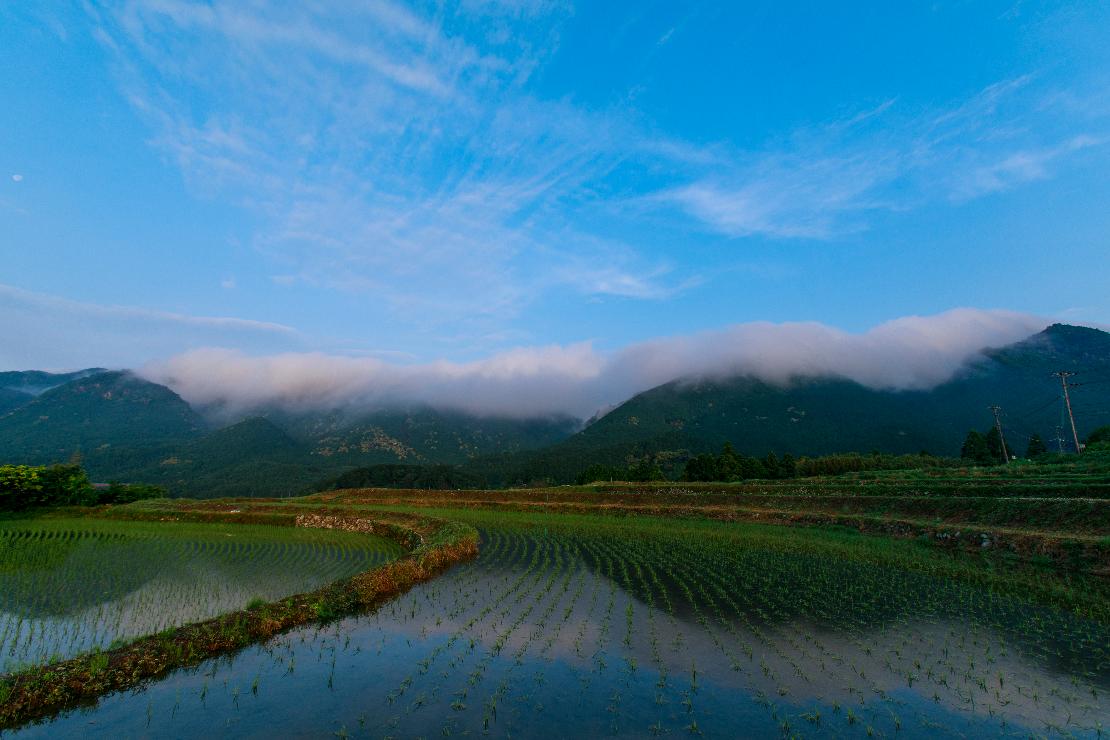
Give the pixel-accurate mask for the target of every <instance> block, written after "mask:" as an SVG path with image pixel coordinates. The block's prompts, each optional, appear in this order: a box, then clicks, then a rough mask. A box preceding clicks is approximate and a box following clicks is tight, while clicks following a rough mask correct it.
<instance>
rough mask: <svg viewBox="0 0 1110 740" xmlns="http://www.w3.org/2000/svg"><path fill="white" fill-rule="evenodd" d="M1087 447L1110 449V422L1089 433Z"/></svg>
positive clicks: (1090, 448)
mask: <svg viewBox="0 0 1110 740" xmlns="http://www.w3.org/2000/svg"><path fill="white" fill-rule="evenodd" d="M1087 449H1088V450H1089V451H1090V450H1096V449H1097V450H1104V449H1110V424H1107V425H1106V426H1101V427H1099V428H1098V429H1096V430H1094V431H1093V432H1091V433H1090V434H1089V435H1087Z"/></svg>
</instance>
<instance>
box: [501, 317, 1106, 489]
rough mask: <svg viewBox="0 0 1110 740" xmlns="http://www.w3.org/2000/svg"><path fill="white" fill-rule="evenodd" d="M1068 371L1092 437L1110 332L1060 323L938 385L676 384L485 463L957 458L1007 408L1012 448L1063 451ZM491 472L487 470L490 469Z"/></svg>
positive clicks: (563, 466)
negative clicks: (729, 450) (860, 455)
mask: <svg viewBox="0 0 1110 740" xmlns="http://www.w3.org/2000/svg"><path fill="white" fill-rule="evenodd" d="M1057 370H1070V371H1073V372H1076V373H1078V374H1077V375H1076V376H1075V377H1074V378H1072V379H1071V380H1073V381H1074V382H1076V383H1077V384H1081V385H1077V387H1075V388H1074V389H1073V390H1072V405H1073V408H1074V410H1075V414H1076V424H1077V426H1078V428H1079V434H1080V436H1081V437H1082V436H1083V435H1085V434H1086V433H1087V432H1089V431H1091V430H1092V429H1094V428H1095V427H1098V426H1100V425H1102V424H1105V423H1107V421H1110V334H1107V333H1106V332H1103V331H1099V330H1096V329H1088V328H1082V327H1073V326H1065V325H1060V324H1057V325H1053V326H1051V327H1049V328H1048V329H1046V330H1045V331H1043V332H1041V333H1039V334H1036V335H1034V336H1032V337H1030V338H1029V339H1026V340H1025V341H1023V342H1019V343H1017V344H1014V345H1010V346H1009V347H1005V348H1002V349H998V350H993V351H988V352H987V353H985V355H984V357H983V358H982V359H981V360H979V361H977V362H974V363H972V364H970V365H969V366H968V367H967V368H965V369H964V370H963V371H962V372H961V373H959V374H958V375H957V376H956V377H955V378H953V379H952V380H950V381H949V382H947V383H944V384H942V385H940V386H938V387H936V388H933V389H931V390H928V391H883V390H872V389H869V388H866V387H864V386H862V385H860V384H858V383H855V382H852V381H849V380H842V379H835V378H798V379H796V380H795V381H794V382H793V383H791V384H790V385H788V386H785V387H783V386H776V385H771V384H768V383H765V382H762V381H759V380H756V379H754V378H750V377H737V378H730V379H727V380H697V381H693V380H677V381H673V382H671V383H667V384H665V385H661V386H659V387H656V388H653V389H651V390H649V391H646V392H644V393H641V394H639V395H637V396H635V397H633V398H631V399H629V400H628V401H626V402H625V403H624V404H622V405H620V406H619V407H617V408H616V409H614V410H612V411H611V412H609V413H608V414H606V415H605V416H603V417H602V418H600V419H598V420H597V421H595V422H594V423H592V424H591V425H589V426H588V427H586V428H585V429H583V430H582V431H581V432H579V433H577V434H575V435H574V436H572V437H570V438H568V439H567V440H565V441H563V442H560V443H558V444H556V445H554V446H552V447H550V448H548V449H546V450H543V451H541V452H538V453H535V454H533V455H530V456H528V458H527V459H521V460H517V461H507V460H505V459H495V458H489V459H486V460H483V461H480V465H481V466H484V467H485V468H486V469H487V470H488V471H489V472H488V473H484V474H487V475H494V476H496V477H497V478H499V479H502V480H505V481H507V482H513V481H517V482H521V481H529V480H539V479H550V480H557V481H566V480H570V479H573V477H574V476H575V475H576V474H577V473H578V472H580V471H581V470H583V469H585V468H586V467H587V466H589V465H590V464H593V463H599V464H605V465H627V464H629V463H630V462H634V461H636V460H639V459H642V458H643V457H645V456H653V457H655V458H656V459H657V460H658V461H659V462H660V463H661V465H663V467H664V468H665V469H666V468H668V467H671V468H672V469H673V468H674V466H675V465H677V464H681V462H682V461H684V460H685V459H687V458H688V457H689V456H691V455H694V454H698V453H702V452H713V451H717V450H719V449H720V448H721V446H722V445H723V444H724V443H725V442H731V443H732V444H733V445H734V446H735V448H736V449H737V450H739V451H741V452H743V453H745V454H749V455H764V454H766V453H768V452H772V451H773V452H776V453H778V454H783V453H787V452H789V453H791V454H793V455H795V456H798V455H821V454H828V453H833V452H848V451H860V452H868V451H871V450H878V451H881V452H890V453H910V452H918V451H922V450H925V451H928V452H931V453H933V454H938V455H958V454H959V451H960V443H961V442H962V441H963V439H964V435H966V433H967V431H968V430H969V429H973V428H974V429H981V430H985V429H987V428H989V426H990V425H991V424H992V423H993V417H992V415H991V412H990V410H989V409H988V406H991V405H998V406H1001V407H1002V410H1003V416H1002V421H1003V425H1004V429H1005V431H1006V434H1007V437H1008V438H1009V439H1010V441H1011V446H1012V447H1013V448H1014V449H1016V450H1018V451H1023V450H1024V449H1025V446H1026V444H1027V443H1028V440H1029V438H1030V437H1031V436H1032V435H1034V434H1037V435H1040V436H1041V437H1042V438H1043V439H1044V440H1051V441H1049V445H1050V447H1052V448H1053V449H1055V446H1056V445H1057V443H1056V441H1055V438H1056V436H1057V430H1058V429H1060V430H1061V432H1066V434H1061V436H1062V437H1064V438H1065V439H1064V443H1063V444H1064V446H1065V447H1064V448H1065V449H1073V448H1074V444H1073V443H1072V442H1071V441H1070V437H1071V434H1070V427H1068V426H1067V422H1066V420H1064V418H1063V417H1062V412H1063V402H1062V399H1061V388H1060V381H1059V379H1058V378H1056V377H1054V376H1053V375H1052V373H1053V372H1055V371H1057ZM480 472H484V471H480Z"/></svg>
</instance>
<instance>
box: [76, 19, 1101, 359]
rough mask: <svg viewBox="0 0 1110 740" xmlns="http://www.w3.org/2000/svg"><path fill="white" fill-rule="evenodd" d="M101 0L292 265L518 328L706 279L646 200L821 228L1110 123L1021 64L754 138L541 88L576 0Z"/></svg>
mask: <svg viewBox="0 0 1110 740" xmlns="http://www.w3.org/2000/svg"><path fill="white" fill-rule="evenodd" d="M90 12H91V13H92V15H93V17H94V20H95V22H96V23H97V25H98V29H99V36H100V38H101V39H102V40H103V43H104V45H105V46H106V48H108V49H109V50H110V52H111V54H112V56H113V58H114V59H115V60H116V61H117V69H118V74H119V79H120V82H121V86H122V88H123V90H124V91H125V94H126V95H127V96H128V99H129V100H131V101H132V103H133V104H134V106H135V107H136V109H137V110H138V111H140V112H141V114H142V115H143V116H144V117H145V119H146V120H147V121H148V122H149V123H150V125H151V127H152V128H153V130H154V132H155V133H154V135H153V137H152V141H153V143H154V144H155V145H156V146H157V147H159V148H160V149H161V151H163V152H164V153H165V154H166V156H167V157H168V158H170V159H172V160H173V161H174V162H175V163H176V164H177V165H178V166H179V167H180V168H181V170H182V172H184V173H185V176H186V178H187V181H188V182H189V183H190V186H191V187H192V188H194V189H195V190H196V191H197V192H199V193H202V194H205V195H208V196H212V197H219V198H220V199H228V200H233V201H235V202H237V203H239V204H240V205H242V206H243V207H244V208H247V209H250V211H251V212H252V213H254V214H256V215H257V218H256V219H255V221H256V223H258V224H260V225H259V226H258V229H257V231H256V233H255V234H254V236H253V242H252V244H253V246H254V248H255V249H257V250H258V252H259V253H261V254H262V255H264V256H265V258H266V260H267V262H268V264H267V266H266V267H267V270H266V271H267V273H268V274H271V275H273V276H274V277H273V278H272V280H273V281H274V282H275V283H277V284H282V285H288V284H295V283H301V284H306V285H310V286H317V287H319V288H322V289H336V290H345V291H352V292H358V293H362V294H365V295H367V296H369V297H370V298H371V300H372V301H373V303H374V305H375V306H376V307H377V306H382V307H385V308H386V309H388V310H389V311H390V312H391V318H392V319H394V320H395V321H397V322H400V323H404V324H406V325H410V326H415V327H420V328H422V329H426V330H429V331H432V330H435V331H439V330H441V329H442V330H443V332H444V333H452V334H454V335H456V336H470V337H476V336H480V335H485V336H488V335H491V334H495V333H497V332H500V331H503V330H504V329H505V327H506V326H507V325H508V324H509V323H511V321H512V319H513V318H514V317H516V316H517V315H519V314H520V313H521V312H522V311H523V310H524V309H525V308H526V307H527V306H528V305H529V304H530V303H532V302H533V301H535V300H536V299H537V298H538V297H540V296H543V295H547V294H550V293H552V292H556V291H562V292H567V293H570V294H574V295H586V296H615V297H621V298H625V299H632V300H659V299H665V298H667V297H669V296H672V295H674V294H676V293H677V292H680V291H682V290H684V289H686V288H688V287H689V286H691V285H696V284H697V283H698V281H699V279H700V275H699V273H698V271H699V270H701V269H702V267H701V266H699V265H693V264H691V263H690V262H689V261H688V260H683V259H673V260H668V259H667V258H666V256H665V254H663V253H664V252H665V249H664V248H658V249H655V250H654V251H652V248H650V247H649V246H647V245H645V244H643V243H641V242H640V240H639V239H638V238H636V237H631V236H627V237H626V236H623V235H624V234H643V233H644V232H643V230H642V229H640V228H638V227H639V226H640V224H639V223H638V222H637V220H638V219H639V218H640V217H642V216H644V215H647V216H650V217H651V218H658V219H659V220H660V221H664V222H666V223H667V224H668V226H667V228H670V229H672V230H674V231H684V232H685V234H684V236H688V238H689V239H691V240H693V239H697V238H699V237H702V236H704V233H703V232H714V233H719V234H724V235H726V236H729V237H733V238H742V237H749V236H761V237H769V238H773V239H809V240H824V239H830V238H834V237H837V236H839V235H843V234H846V233H852V232H857V231H861V230H864V229H867V228H868V227H869V225H870V224H871V223H872V220H873V218H874V216H875V214H877V213H879V212H888V211H896V210H904V209H910V208H914V207H917V206H919V205H921V204H923V203H933V202H944V203H954V204H958V203H960V202H963V201H966V200H969V199H972V198H978V197H983V196H987V195H990V194H992V193H997V192H1001V191H1005V190H1008V189H1011V188H1015V187H1018V186H1020V185H1021V184H1023V183H1027V182H1030V181H1033V180H1037V179H1042V178H1045V177H1051V176H1052V175H1053V173H1054V172H1055V171H1056V170H1057V169H1058V168H1060V167H1063V166H1065V165H1066V163H1067V161H1068V159H1069V158H1070V157H1074V156H1075V155H1076V153H1078V152H1079V151H1080V150H1081V149H1090V148H1093V147H1096V146H1101V145H1102V144H1103V143H1104V141H1106V140H1107V139H1106V138H1105V137H1104V136H1103V135H1102V133H1101V129H1100V127H1104V126H1105V124H1106V121H1105V117H1104V114H1103V113H1098V112H1097V111H1096V112H1090V111H1088V112H1087V113H1085V114H1083V115H1078V114H1074V113H1072V114H1069V115H1063V114H1062V113H1059V112H1057V111H1056V110H1055V109H1053V107H1052V105H1051V104H1050V102H1049V101H1054V100H1061V99H1064V98H1066V96H1065V95H1063V93H1062V92H1061V91H1059V90H1049V89H1046V88H1047V84H1045V85H1041V83H1040V82H1039V81H1038V80H1037V79H1036V78H1035V77H1018V78H1015V79H1012V80H1007V81H1003V82H1000V83H998V84H996V85H992V86H989V87H987V88H985V89H983V90H981V91H979V92H978V93H977V94H974V95H971V96H969V97H968V98H967V99H964V100H955V101H951V102H949V103H948V104H947V105H943V106H937V107H934V108H932V109H920V108H918V109H913V108H912V107H911V104H909V103H906V102H904V101H902V100H900V99H897V98H895V99H890V100H883V101H881V102H879V103H878V104H877V105H873V106H871V107H869V108H865V109H864V110H862V111H859V112H854V113H851V114H848V115H845V116H843V117H841V118H839V119H837V120H833V121H829V122H826V123H825V124H823V125H811V126H808V127H806V128H802V129H798V130H795V131H792V132H790V133H788V134H787V135H784V136H783V137H782V138H781V139H779V140H776V141H771V142H768V143H767V145H766V146H764V147H762V148H759V149H755V150H740V149H737V148H736V147H735V146H734V145H732V144H731V143H729V142H727V141H726V142H711V143H705V142H691V141H685V140H682V139H681V138H678V137H670V136H667V135H664V134H662V133H660V132H658V131H656V130H654V129H652V128H651V125H650V122H646V121H644V120H642V118H641V117H640V116H639V115H638V114H637V112H636V110H635V107H634V103H633V102H631V101H624V102H622V103H621V104H619V105H614V106H613V107H611V108H609V109H605V110H598V109H586V108H584V107H583V106H581V105H577V104H575V103H574V102H573V101H572V100H568V99H540V98H539V97H537V96H536V95H535V94H533V93H532V88H531V87H530V86H529V84H528V81H529V80H530V79H531V78H532V76H533V74H534V73H535V70H537V69H539V68H542V66H543V65H544V64H545V63H546V62H547V61H548V60H549V59H550V58H551V55H552V54H553V53H554V50H555V49H557V48H558V44H559V38H558V35H559V20H560V19H562V18H564V17H566V16H567V15H568V14H569V13H570V12H571V10H570V9H569V7H568V6H567V4H566V3H562V2H550V3H549V2H540V1H536V2H526V3H508V2H494V1H493V0H467V1H465V2H460V3H457V4H448V5H444V6H437V9H436V10H435V11H434V12H432V13H427V14H423V13H422V12H421V11H419V10H414V9H410V8H409V7H406V6H405V5H403V4H400V3H397V2H391V1H390V0H376V1H375V2H372V3H367V4H359V5H357V6H356V5H353V4H349V3H326V2H324V3H275V4H267V5H266V6H265V7H262V6H261V5H259V4H256V3H239V2H228V1H227V0H216V2H212V3H196V2H189V1H187V0H152V1H151V2H142V3H139V2H127V3H124V4H122V5H120V6H115V7H114V8H113V9H111V10H92V11H90ZM668 33H669V32H668ZM1069 110H1074V109H1069ZM1099 116H1103V117H1101V118H1100V117H1099ZM645 172H646V173H650V176H649V177H645V178H640V177H636V176H633V177H627V175H628V174H629V173H634V174H642V173H645ZM630 182H631V183H633V184H629V183H630ZM676 212H678V213H681V214H685V216H686V218H680V219H678V220H677V221H676V220H674V219H673V216H674V215H675V213H676ZM649 238H650V237H649Z"/></svg>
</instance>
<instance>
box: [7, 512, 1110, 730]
mask: <svg viewBox="0 0 1110 740" xmlns="http://www.w3.org/2000/svg"><path fill="white" fill-rule="evenodd" d="M471 516H472V517H474V523H475V524H477V525H478V526H479V527H480V528H481V531H482V547H481V554H480V556H479V557H478V559H477V560H476V561H474V562H472V563H469V564H466V565H462V566H458V567H456V568H454V569H452V570H451V571H449V572H448V573H446V574H444V575H442V576H441V577H439V578H438V579H436V580H434V581H432V582H430V583H428V584H424V585H421V586H418V587H416V588H414V589H413V590H411V591H409V592H408V593H406V594H405V595H403V596H401V597H400V598H398V599H397V600H395V601H393V602H390V603H388V604H386V605H385V606H383V607H382V608H380V609H379V610H377V611H376V612H374V613H371V614H366V615H361V616H358V617H352V618H347V619H343V620H340V621H337V622H333V623H330V624H326V625H321V626H315V627H311V628H302V629H298V630H295V631H292V632H290V633H287V634H285V635H282V636H281V637H279V638H277V639H274V640H271V641H270V642H268V643H266V644H263V645H258V646H254V647H251V648H248V649H246V650H244V651H243V652H241V653H239V654H237V655H233V656H229V657H226V658H221V659H215V660H210V661H207V662H206V663H203V664H201V665H200V666H199V667H197V668H195V669H189V670H183V671H178V672H176V673H173V674H171V675H170V676H169V677H167V678H166V679H164V680H160V681H158V682H155V683H152V684H148V685H147V686H145V687H144V688H142V689H141V690H139V691H136V692H133V693H126V694H117V695H113V696H109V697H106V698H104V699H102V700H101V702H100V703H99V705H98V706H96V707H94V708H90V709H82V710H75V711H72V712H69V713H68V714H66V715H64V716H61V717H59V718H56V719H55V720H53V721H52V722H49V723H46V724H41V725H35V726H31V727H27V728H24V729H23V730H21V731H18V732H15V733H12V736H13V737H20V738H23V737H56V736H59V735H76V734H95V735H103V736H129V737H130V736H152V737H195V736H201V735H203V736H212V735H216V736H219V735H234V736H237V737H273V736H274V734H275V728H280V730H279V731H278V733H279V734H280V735H281V736H283V737H319V736H339V737H388V736H392V737H433V736H435V737H446V736H454V735H469V736H478V735H492V736H497V737H510V736H521V737H651V736H664V735H666V736H672V737H689V736H698V735H705V736H707V737H750V736H765V737H776V736H780V735H782V736H803V737H826V736H831V737H872V736H883V737H908V738H917V737H936V736H941V737H1011V736H1012V737H1029V736H1031V735H1032V736H1072V737H1091V738H1095V737H1101V736H1103V735H1104V734H1105V733H1106V732H1107V726H1108V725H1110V702H1108V700H1107V692H1108V691H1110V627H1108V625H1107V621H1106V606H1107V604H1106V601H1105V593H1106V592H1105V590H1104V588H1105V587H1104V585H1103V584H1101V583H1098V582H1086V581H1075V582H1067V579H1066V578H1065V577H1063V576H1058V575H1056V574H1052V573H1045V574H1043V575H1037V574H1032V575H1027V576H1023V577H1022V578H1023V579H1025V580H1016V581H1010V580H1007V576H1005V575H1004V574H1003V575H999V574H995V573H990V572H986V570H985V568H984V572H983V573H980V574H978V575H977V574H976V573H975V571H974V570H971V568H973V567H982V566H968V565H964V564H958V565H952V564H951V563H949V562H948V561H946V560H945V558H948V557H949V556H947V555H943V554H938V553H934V552H928V553H926V552H924V550H923V549H921V548H917V547H916V546H915V544H914V543H905V542H901V543H899V542H889V543H888V542H886V541H883V540H880V539H878V538H865V537H862V536H859V535H855V536H851V535H841V534H829V533H819V532H814V531H812V530H808V531H807V530H797V529H794V530H791V529H785V528H776V527H759V526H755V525H725V524H709V523H704V524H693V523H682V522H665V523H659V522H644V523H641V522H638V521H635V520H614V521H611V522H608V523H604V522H600V520H596V519H595V520H588V519H587V518H578V519H575V518H572V517H563V518H559V517H551V516H548V517H544V516H535V517H531V518H528V517H523V516H522V517H516V518H515V519H514V520H513V521H504V522H502V521H500V520H498V518H497V517H496V516H492V515H485V514H472V515H471ZM510 519H511V517H510ZM591 522H595V523H591ZM220 562H221V563H223V565H222V567H224V568H226V569H228V570H227V572H228V573H231V574H234V573H236V570H235V566H234V565H233V564H232V563H230V562H228V561H227V559H221V561H220ZM256 567H258V566H256ZM274 571H278V572H280V571H281V568H275V569H274ZM260 572H272V571H267V570H266V569H260ZM5 577H7V576H5ZM233 577H234V578H238V577H236V576H233ZM256 577H257V575H256V576H250V575H246V574H245V575H243V576H242V578H239V580H237V581H235V582H237V583H239V584H240V585H239V587H238V588H237V590H236V591H234V596H228V597H227V598H226V599H225V601H224V602H221V603H226V604H227V605H228V606H231V607H238V606H241V604H242V602H243V601H244V600H245V599H244V597H249V596H248V595H253V594H254V593H255V592H256V591H257V587H256V586H254V585H253V584H255V583H257V581H256V580H254V579H255V578H256ZM1041 578H1043V579H1045V587H1044V588H1043V589H1040V588H1038V587H1037V583H1038V582H1039V580H1038V579H1041ZM204 582H205V583H207V582H209V581H208V580H205V581H204ZM288 585H289V584H288V583H286V582H281V588H286V587H287V586H288ZM274 587H275V588H277V586H274ZM205 588H208V586H205ZM116 598H117V599H118V598H119V596H117V597H116ZM221 598H223V597H221ZM187 601H188V600H187V599H178V601H177V602H175V603H179V604H181V605H182V606H184V605H185V604H186V602H187ZM231 602H235V603H233V604H232V603H231ZM89 608H91V606H90V607H89Z"/></svg>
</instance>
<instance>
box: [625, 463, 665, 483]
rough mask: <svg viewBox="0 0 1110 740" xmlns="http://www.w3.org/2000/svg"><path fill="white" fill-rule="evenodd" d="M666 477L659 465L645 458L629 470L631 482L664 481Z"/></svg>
mask: <svg viewBox="0 0 1110 740" xmlns="http://www.w3.org/2000/svg"><path fill="white" fill-rule="evenodd" d="M664 477H665V476H664V475H663V469H662V468H660V467H659V463H657V462H655V461H654V460H652V459H651V458H650V457H645V458H644V459H643V460H641V461H640V462H638V463H636V464H635V465H633V466H632V467H631V468H629V469H628V480H630V481H638V482H647V481H653V480H663V479H664Z"/></svg>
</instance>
